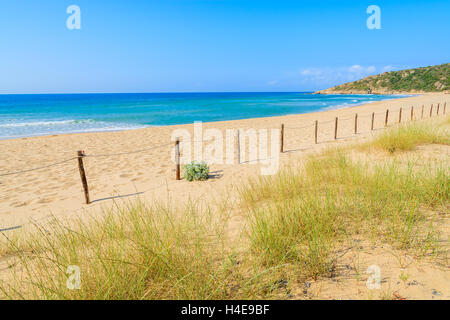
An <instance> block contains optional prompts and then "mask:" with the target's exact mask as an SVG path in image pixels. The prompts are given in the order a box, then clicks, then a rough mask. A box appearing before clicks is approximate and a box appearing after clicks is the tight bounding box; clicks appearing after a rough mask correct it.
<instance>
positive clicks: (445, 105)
mask: <svg viewBox="0 0 450 320" xmlns="http://www.w3.org/2000/svg"><path fill="white" fill-rule="evenodd" d="M446 107H447V102H446V103H444V114H445V108H446Z"/></svg>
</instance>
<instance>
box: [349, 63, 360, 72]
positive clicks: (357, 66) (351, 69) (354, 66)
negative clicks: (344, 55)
mask: <svg viewBox="0 0 450 320" xmlns="http://www.w3.org/2000/svg"><path fill="white" fill-rule="evenodd" d="M362 70H364V68H363V67H361V66H360V65H359V64H355V65H353V66H351V67H350V68H348V71H349V72H361V71H362Z"/></svg>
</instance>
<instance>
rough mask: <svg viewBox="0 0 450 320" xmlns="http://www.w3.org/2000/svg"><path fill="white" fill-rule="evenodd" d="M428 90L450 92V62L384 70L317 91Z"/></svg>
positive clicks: (330, 92) (390, 91) (384, 91)
mask: <svg viewBox="0 0 450 320" xmlns="http://www.w3.org/2000/svg"><path fill="white" fill-rule="evenodd" d="M428 92H443V93H448V92H450V63H445V64H441V65H437V66H430V67H422V68H415V69H406V70H400V71H391V72H384V73H382V74H379V75H374V76H368V77H365V78H363V79H361V80H357V81H354V82H348V83H344V84H341V85H338V86H335V87H332V88H329V89H326V90H320V91H317V92H316V93H323V94H332V93H341V94H351V93H356V94H367V93H374V94H395V93H428Z"/></svg>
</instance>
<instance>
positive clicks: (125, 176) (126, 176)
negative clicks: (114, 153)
mask: <svg viewBox="0 0 450 320" xmlns="http://www.w3.org/2000/svg"><path fill="white" fill-rule="evenodd" d="M120 177H121V178H129V177H131V174H128V173H123V174H121V175H120Z"/></svg>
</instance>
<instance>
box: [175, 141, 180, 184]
mask: <svg viewBox="0 0 450 320" xmlns="http://www.w3.org/2000/svg"><path fill="white" fill-rule="evenodd" d="M180 158H181V157H180V139H179V138H177V140H176V141H175V164H176V167H175V169H176V177H175V179H176V180H181V172H180V171H181V165H180Z"/></svg>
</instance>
